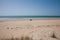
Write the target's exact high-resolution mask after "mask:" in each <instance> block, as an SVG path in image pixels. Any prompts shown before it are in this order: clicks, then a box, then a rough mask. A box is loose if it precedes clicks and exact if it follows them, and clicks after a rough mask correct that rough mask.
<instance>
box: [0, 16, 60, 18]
mask: <svg viewBox="0 0 60 40" xmlns="http://www.w3.org/2000/svg"><path fill="white" fill-rule="evenodd" d="M0 18H60V16H0Z"/></svg>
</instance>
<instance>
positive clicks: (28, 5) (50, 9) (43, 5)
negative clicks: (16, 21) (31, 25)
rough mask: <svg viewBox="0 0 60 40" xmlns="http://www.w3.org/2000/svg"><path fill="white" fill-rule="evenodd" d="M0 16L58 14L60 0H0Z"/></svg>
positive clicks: (59, 11)
mask: <svg viewBox="0 0 60 40" xmlns="http://www.w3.org/2000/svg"><path fill="white" fill-rule="evenodd" d="M0 16H60V0H0Z"/></svg>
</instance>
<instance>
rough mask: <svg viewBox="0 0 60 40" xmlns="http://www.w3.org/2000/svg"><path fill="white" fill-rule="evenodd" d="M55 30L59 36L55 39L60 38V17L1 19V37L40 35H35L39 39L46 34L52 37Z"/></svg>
mask: <svg viewBox="0 0 60 40" xmlns="http://www.w3.org/2000/svg"><path fill="white" fill-rule="evenodd" d="M53 32H54V33H55V35H56V38H57V39H55V40H59V39H60V36H59V35H60V18H22V19H18V18H17V19H0V39H3V38H12V37H13V38H21V36H29V37H33V36H35V35H38V36H37V37H36V36H35V37H33V38H35V39H36V40H38V39H39V38H41V37H43V35H45V34H46V35H45V36H46V37H50V36H51V35H52V34H53ZM39 35H40V36H41V37H40V36H39ZM46 40H48V39H46ZM51 40H53V39H51Z"/></svg>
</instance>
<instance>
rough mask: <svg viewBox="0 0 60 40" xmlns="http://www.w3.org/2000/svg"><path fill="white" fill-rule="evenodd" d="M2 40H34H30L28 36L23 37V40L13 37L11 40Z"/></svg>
mask: <svg viewBox="0 0 60 40" xmlns="http://www.w3.org/2000/svg"><path fill="white" fill-rule="evenodd" d="M1 40H33V39H32V38H29V37H28V36H26V37H23V36H22V37H21V38H13V37H12V38H10V39H8V38H7V39H4V38H3V39H1Z"/></svg>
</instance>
